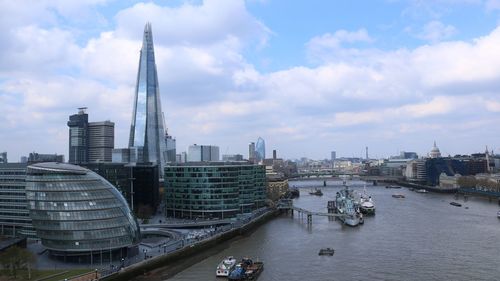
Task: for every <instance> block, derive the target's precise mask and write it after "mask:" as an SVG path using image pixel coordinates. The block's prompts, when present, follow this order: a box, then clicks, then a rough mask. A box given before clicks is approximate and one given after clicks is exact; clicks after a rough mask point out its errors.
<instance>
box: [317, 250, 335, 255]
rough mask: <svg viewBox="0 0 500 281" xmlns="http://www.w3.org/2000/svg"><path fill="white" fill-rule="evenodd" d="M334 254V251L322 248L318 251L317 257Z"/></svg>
mask: <svg viewBox="0 0 500 281" xmlns="http://www.w3.org/2000/svg"><path fill="white" fill-rule="evenodd" d="M334 253H335V250H334V249H331V248H323V249H321V250H319V253H318V255H320V256H333V254H334Z"/></svg>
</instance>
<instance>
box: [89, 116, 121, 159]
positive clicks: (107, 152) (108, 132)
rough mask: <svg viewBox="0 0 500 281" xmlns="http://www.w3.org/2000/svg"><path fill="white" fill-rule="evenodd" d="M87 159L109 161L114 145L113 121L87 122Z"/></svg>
mask: <svg viewBox="0 0 500 281" xmlns="http://www.w3.org/2000/svg"><path fill="white" fill-rule="evenodd" d="M88 135H89V146H88V161H89V162H111V160H112V156H111V155H112V150H113V148H114V147H115V123H113V122H111V121H102V122H90V123H88Z"/></svg>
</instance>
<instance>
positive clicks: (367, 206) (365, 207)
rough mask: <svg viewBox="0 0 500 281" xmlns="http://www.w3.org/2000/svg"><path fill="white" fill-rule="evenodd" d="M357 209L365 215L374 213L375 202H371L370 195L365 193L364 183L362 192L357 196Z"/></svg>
mask: <svg viewBox="0 0 500 281" xmlns="http://www.w3.org/2000/svg"><path fill="white" fill-rule="evenodd" d="M359 202H360V203H359V210H360V211H361V213H363V214H365V215H374V214H375V204H373V200H372V197H371V196H369V195H368V194H366V184H365V187H364V188H363V194H361V197H360V198H359Z"/></svg>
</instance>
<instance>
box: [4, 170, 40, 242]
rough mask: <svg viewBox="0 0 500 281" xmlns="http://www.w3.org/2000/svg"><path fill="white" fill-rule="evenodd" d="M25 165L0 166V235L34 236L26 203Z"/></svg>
mask: <svg viewBox="0 0 500 281" xmlns="http://www.w3.org/2000/svg"><path fill="white" fill-rule="evenodd" d="M25 187H26V164H25V163H1V164H0V235H1V236H8V237H14V236H28V237H32V238H34V237H35V236H36V233H35V230H34V229H33V225H32V224H31V218H30V217H29V211H28V205H27V202H26V191H25Z"/></svg>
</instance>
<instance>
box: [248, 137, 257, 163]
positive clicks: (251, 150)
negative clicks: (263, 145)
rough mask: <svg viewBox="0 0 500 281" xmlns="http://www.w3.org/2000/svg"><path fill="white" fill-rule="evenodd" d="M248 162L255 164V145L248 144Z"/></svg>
mask: <svg viewBox="0 0 500 281" xmlns="http://www.w3.org/2000/svg"><path fill="white" fill-rule="evenodd" d="M248 160H249V161H250V162H255V143H254V142H251V143H249V144H248Z"/></svg>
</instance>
